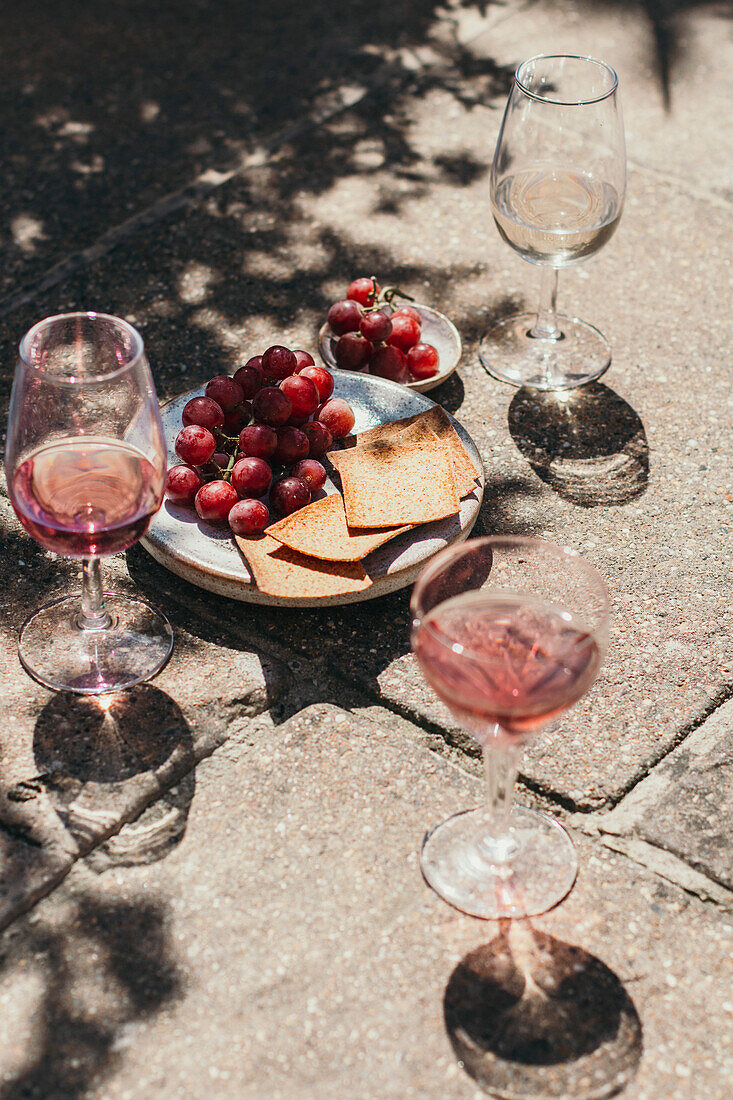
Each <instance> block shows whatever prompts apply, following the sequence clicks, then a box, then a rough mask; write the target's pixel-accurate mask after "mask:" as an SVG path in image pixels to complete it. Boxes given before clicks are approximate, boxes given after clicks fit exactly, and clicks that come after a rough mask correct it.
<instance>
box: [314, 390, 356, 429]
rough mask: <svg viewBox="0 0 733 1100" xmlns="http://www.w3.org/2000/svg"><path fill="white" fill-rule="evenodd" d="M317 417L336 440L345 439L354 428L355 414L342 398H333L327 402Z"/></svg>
mask: <svg viewBox="0 0 733 1100" xmlns="http://www.w3.org/2000/svg"><path fill="white" fill-rule="evenodd" d="M317 416H318V420H319V421H320V422H321V424H323V425H325V427H326V428H328V430H329V432H330V433H331V435H332V436H333V438H334V439H343V438H344V436H346V435H348V434H349V432H350V431H351V429H352V428H353V427H354V413H353V411H352V408H351V406H350V405H349V404H348V403H347V402H346V401H344V399H343V398H342V397H332V398H331V399H330V400H329V401H326V402H325V403H324V404H323V405H321V407H320V409H319V410H318V413H317Z"/></svg>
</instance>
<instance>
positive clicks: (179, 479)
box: [165, 463, 203, 504]
mask: <svg viewBox="0 0 733 1100" xmlns="http://www.w3.org/2000/svg"><path fill="white" fill-rule="evenodd" d="M202 485H203V481H202V480H201V477H200V475H199V472H198V470H194V468H193V466H187V465H186V464H185V463H184V464H182V465H180V466H171V468H170V470H169V471H168V473H167V474H166V475H165V495H166V496H167V497H168V499H169V500H172V501H173V503H174V504H193V498H194V497H195V496H196V493H197V492H198V491H199V489H200V488H201V486H202Z"/></svg>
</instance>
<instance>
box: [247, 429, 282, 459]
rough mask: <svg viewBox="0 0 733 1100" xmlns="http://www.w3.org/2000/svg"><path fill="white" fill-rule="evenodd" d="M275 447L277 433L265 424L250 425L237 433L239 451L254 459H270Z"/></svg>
mask: <svg viewBox="0 0 733 1100" xmlns="http://www.w3.org/2000/svg"><path fill="white" fill-rule="evenodd" d="M276 447H277V432H276V431H275V429H274V428H270V427H268V426H267V424H250V425H249V427H247V428H242V430H241V432H240V433H239V449H240V451H243V452H244V454H245V455H252V456H253V457H254V458H271V457H272V456H273V455H274V453H275V448H276Z"/></svg>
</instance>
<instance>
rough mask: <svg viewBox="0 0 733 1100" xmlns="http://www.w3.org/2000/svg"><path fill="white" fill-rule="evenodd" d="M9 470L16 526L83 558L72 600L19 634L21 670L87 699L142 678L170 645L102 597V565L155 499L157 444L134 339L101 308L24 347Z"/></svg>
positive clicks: (134, 610)
mask: <svg viewBox="0 0 733 1100" xmlns="http://www.w3.org/2000/svg"><path fill="white" fill-rule="evenodd" d="M5 464H6V473H7V481H8V489H9V493H10V498H11V501H12V504H13V507H14V509H15V513H16V515H17V516H18V519H19V520H20V522H21V524H22V525H23V527H24V528H25V529H26V531H28V533H29V534H30V535H31V536H32V537H33V538H34V539H35V540H36V541H37V542H38V543H40V545H41V546H43V547H44V548H45V549H47V550H51V551H53V552H54V553H58V554H63V555H65V556H67V557H74V558H81V559H82V561H83V589H82V595H81V599H79V598H78V597H75V596H71V597H65V598H63V599H61V600H56V601H54V603H52V604H49V605H48V606H47V607H45V608H42V609H41V610H40V611H38V612H36V613H35V614H34V615H32V616H31V617H30V618H29V619H28V620H27V622H26V623H25V625H24V627H23V628H22V630H21V635H20V643H19V655H20V659H21V662H22V664H23V666H24V667H25V668H26V670H27V671H28V672H29V673H30V674H31V675H32V676H33V677H34V678H35V679H37V680H39V682H41V683H43V684H45V685H46V686H47V687H52V688H56V689H66V690H70V691H75V692H79V693H84V694H102V693H106V692H111V691H115V690H117V689H119V688H122V687H129V686H130V685H131V684H134V683H139V682H140V681H141V680H143V679H147V678H148V677H149V676H151V675H152V674H153V673H154V672H155V671H157V670H158V669H159V668H160V667H161V666H162V664H164V663H165V661H166V660H167V658H168V656H169V655H170V652H171V649H172V641H173V637H172V631H171V628H170V625H169V624H168V622H167V620H166V619H165V618H164V617H163V616H161V615H160V614H159V613H158V612H156V611H154V610H153V609H152V608H151V607H150V606H149V605H148V604H147V603H145V602H144V601H142V600H138V599H132V598H130V597H127V596H122V595H112V594H109V593H108V594H103V593H102V588H101V578H100V566H99V559H100V557H102V556H105V555H109V554H114V553H118V552H119V551H122V550H125V549H127V548H128V547H130V546H132V545H133V543H135V542H136V541H137V540H138V539H139V538H140V537H141V536H142V535H143V534H144V533H145V531H146V530H147V528H148V525H149V523H150V519H151V518H152V516H153V515H154V514H155V512H156V511H157V510H158V508H159V507H160V505H161V503H162V499H163V484H164V479H165V469H166V449H165V441H164V437H163V428H162V423H161V419H160V412H159V408H158V399H157V396H156V393H155V387H154V385H153V381H152V377H151V375H150V368H149V366H148V363H147V359H146V357H145V352H144V347H143V342H142V339H141V337H140V335H139V333H138V332H136V330H135V329H134V328H132V326H131V325H129V324H127V322H125V321H123V320H121V319H120V318H117V317H111V316H109V315H106V314H101V313H92V312H90V313H74V314H63V315H60V316H57V317H49V318H47V319H45V320H43V321H40V322H39V323H38V324H37V325H34V326H33V328H32V329H30V331H29V332H28V333H27V334H26V336H25V337H24V338H23V340H22V341H21V345H20V355H19V359H18V363H17V366H16V371H15V378H14V382H13V392H12V396H11V403H10V413H9V419H8V435H7V449H6V462H5Z"/></svg>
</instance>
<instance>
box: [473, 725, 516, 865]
mask: <svg viewBox="0 0 733 1100" xmlns="http://www.w3.org/2000/svg"><path fill="white" fill-rule="evenodd" d="M494 734H495V735H498V734H500V730H499V728H498V727H497V728H496V729H495V730H494ZM494 739H495V740H498V736H495V738H494ZM519 752H520V749H519V745H510V746H509V747H508V748H492V747H490V746H489V745H488V744H487V745H484V748H483V762H484V778H485V780H486V806H485V819H486V832H485V834H484V838H483V840H482V842H481V847H482V849H483V853H484V855H487V856H488V857H489V858H490V859H491V861H492V862H493V863H495V864H498V865H501V864H508V863H509V861H510V860H511V859H512V858H513V857H514V856H515V855H516V853H517V851H518V848H519V846H518V844H517V842H516V840H515V839H514V837H513V836H512V835H511V833H510V831H509V818H510V815H511V812H512V798H513V795H514V782H515V780H516V777H517V765H518V763H519Z"/></svg>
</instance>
